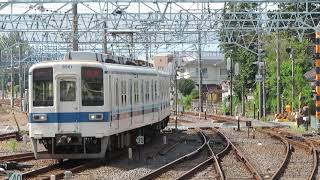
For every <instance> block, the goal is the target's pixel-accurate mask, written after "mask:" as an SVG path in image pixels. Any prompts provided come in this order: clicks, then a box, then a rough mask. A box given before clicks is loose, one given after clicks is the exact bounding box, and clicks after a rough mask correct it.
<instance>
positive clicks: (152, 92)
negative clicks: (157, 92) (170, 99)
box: [151, 80, 154, 102]
mask: <svg viewBox="0 0 320 180" xmlns="http://www.w3.org/2000/svg"><path fill="white" fill-rule="evenodd" d="M151 101H152V102H153V101H154V90H153V80H152V81H151Z"/></svg>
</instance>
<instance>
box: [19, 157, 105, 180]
mask: <svg viewBox="0 0 320 180" xmlns="http://www.w3.org/2000/svg"><path fill="white" fill-rule="evenodd" d="M101 165H102V163H101V161H98V160H90V161H86V160H66V161H63V162H61V163H56V164H52V165H49V166H44V167H41V168H38V169H35V170H32V171H28V172H25V173H23V174H22V177H23V179H32V178H33V177H37V179H42V180H49V179H50V176H51V175H55V177H56V178H57V179H62V178H63V176H64V173H65V171H71V172H72V173H73V174H74V173H78V172H81V171H84V170H86V169H90V168H95V167H98V166H101Z"/></svg>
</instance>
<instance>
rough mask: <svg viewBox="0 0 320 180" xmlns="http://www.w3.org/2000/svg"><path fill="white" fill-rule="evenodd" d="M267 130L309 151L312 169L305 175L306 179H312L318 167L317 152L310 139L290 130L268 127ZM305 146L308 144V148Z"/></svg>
mask: <svg viewBox="0 0 320 180" xmlns="http://www.w3.org/2000/svg"><path fill="white" fill-rule="evenodd" d="M269 131H271V132H274V133H275V134H276V133H277V134H278V135H279V136H281V137H282V138H285V139H286V140H290V141H289V142H290V143H291V142H295V143H292V144H295V145H296V146H298V147H300V148H302V149H305V150H307V151H310V152H311V154H312V157H313V167H312V171H311V173H310V175H309V176H308V177H307V179H308V180H313V179H314V178H315V175H316V172H317V168H318V152H317V150H316V148H315V146H314V145H313V143H312V141H310V140H308V139H306V138H304V137H302V136H298V135H296V134H292V133H290V132H287V131H283V130H280V129H277V128H269ZM283 134H286V135H287V136H291V137H298V138H299V139H301V140H302V141H298V140H293V139H289V138H288V137H286V136H284V135H283ZM306 146H309V147H310V148H306Z"/></svg>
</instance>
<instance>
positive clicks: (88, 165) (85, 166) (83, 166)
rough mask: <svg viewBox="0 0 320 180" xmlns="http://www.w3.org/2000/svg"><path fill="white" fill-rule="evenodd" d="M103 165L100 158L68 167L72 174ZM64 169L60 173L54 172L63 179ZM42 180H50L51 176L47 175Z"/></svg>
mask: <svg viewBox="0 0 320 180" xmlns="http://www.w3.org/2000/svg"><path fill="white" fill-rule="evenodd" d="M100 165H101V161H99V160H93V161H89V162H84V163H80V164H79V165H76V166H75V167H72V168H70V169H68V171H71V172H72V174H75V173H78V172H81V171H84V170H86V169H90V168H95V167H98V166H100ZM64 172H65V171H64V170H63V171H59V172H58V173H56V174H54V175H55V177H56V179H62V178H63V176H64ZM42 180H50V177H45V178H43V179H42Z"/></svg>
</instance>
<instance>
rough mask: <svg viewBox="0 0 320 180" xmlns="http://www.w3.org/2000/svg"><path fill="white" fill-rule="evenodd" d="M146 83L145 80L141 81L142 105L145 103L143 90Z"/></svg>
mask: <svg viewBox="0 0 320 180" xmlns="http://www.w3.org/2000/svg"><path fill="white" fill-rule="evenodd" d="M143 86H144V82H143V80H142V79H141V84H140V94H141V96H140V97H141V103H144V92H143V90H144V87H143Z"/></svg>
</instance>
